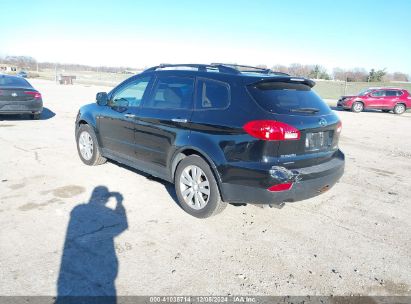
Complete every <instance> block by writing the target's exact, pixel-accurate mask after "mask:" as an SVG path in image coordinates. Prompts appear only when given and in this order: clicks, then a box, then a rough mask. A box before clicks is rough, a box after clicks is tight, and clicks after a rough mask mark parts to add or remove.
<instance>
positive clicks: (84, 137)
mask: <svg viewBox="0 0 411 304" xmlns="http://www.w3.org/2000/svg"><path fill="white" fill-rule="evenodd" d="M76 141H77V151H78V154H79V156H80V159H81V160H82V162H83V163H85V164H86V165H89V166H96V165H101V164H103V163H105V162H106V159H105V158H104V157H103V156H102V155H101V152H100V147H99V146H98V142H97V138H96V135H95V133H94V131H93V129H92V128H91V127H90V126H89V125H87V124H83V125H80V127H79V128H78V129H77V132H76Z"/></svg>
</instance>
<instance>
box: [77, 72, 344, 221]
mask: <svg viewBox="0 0 411 304" xmlns="http://www.w3.org/2000/svg"><path fill="white" fill-rule="evenodd" d="M314 84H315V83H314V82H313V81H311V80H309V79H305V78H300V77H292V76H289V75H287V74H283V73H276V72H273V71H271V70H268V69H259V68H254V67H247V66H238V65H226V64H211V65H197V64H196V65H195V64H188V65H160V66H156V67H153V68H150V69H148V70H145V71H144V72H142V73H141V74H138V75H135V76H132V77H130V78H129V79H127V80H125V81H124V82H122V83H121V84H119V85H118V86H117V87H116V88H114V89H113V90H112V91H111V92H110V93H108V94H107V93H104V92H101V93H98V94H97V102H96V103H93V104H89V105H85V106H83V107H82V108H81V109H80V111H79V113H78V115H77V119H76V141H77V148H78V152H79V155H80V158H81V160H82V161H83V162H84V163H85V164H87V165H98V164H102V163H104V162H105V160H106V158H109V159H113V160H115V161H117V162H120V163H123V164H125V165H127V166H130V167H133V168H136V169H138V170H141V171H143V172H146V173H148V174H150V175H153V176H156V177H159V178H161V179H164V180H166V181H169V182H171V183H174V184H175V189H176V193H177V197H178V200H179V203H180V205H181V207H182V208H183V209H184V210H185V211H187V212H188V213H190V214H191V215H193V216H196V217H202V218H204V217H208V216H211V215H213V214H216V213H218V212H220V211H222V210H223V209H224V207H225V206H226V204H227V202H229V203H233V204H244V203H260V204H271V205H274V206H278V207H281V206H283V205H284V202H293V201H298V200H303V199H307V198H311V197H313V196H316V195H318V194H320V193H322V192H324V191H327V190H328V189H330V188H331V187H332V186H333V185H334V184H335V183H336V182H337V181H338V180H339V178H340V177H341V176H342V174H343V171H344V154H343V153H342V152H341V151H340V150H339V148H338V140H339V135H340V132H341V122H340V120H339V118H338V117H337V116H336V115H335V114H334V112H333V111H331V109H330V108H329V106H328V105H327V104H325V103H324V102H323V101H322V100H321V98H320V97H318V95H317V94H316V93H315V92H314V91H312V90H311V88H312V87H313V86H314Z"/></svg>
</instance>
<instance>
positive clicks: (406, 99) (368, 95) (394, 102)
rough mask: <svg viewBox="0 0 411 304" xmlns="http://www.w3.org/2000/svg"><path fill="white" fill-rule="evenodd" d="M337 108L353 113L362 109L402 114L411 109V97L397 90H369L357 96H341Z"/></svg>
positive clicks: (405, 92)
mask: <svg viewBox="0 0 411 304" xmlns="http://www.w3.org/2000/svg"><path fill="white" fill-rule="evenodd" d="M337 106H338V107H342V108H344V109H346V110H351V111H353V112H355V113H359V112H361V111H362V110H364V109H376V110H382V111H383V112H389V111H393V112H394V113H395V114H402V113H404V112H405V111H406V110H407V109H408V108H410V107H411V95H410V93H408V91H407V90H404V89H399V88H370V89H367V90H365V91H362V92H361V93H359V94H358V95H357V96H342V97H341V98H340V99H339V100H338V103H337Z"/></svg>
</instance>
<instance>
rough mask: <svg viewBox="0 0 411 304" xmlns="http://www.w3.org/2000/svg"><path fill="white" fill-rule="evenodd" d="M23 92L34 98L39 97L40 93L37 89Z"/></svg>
mask: <svg viewBox="0 0 411 304" xmlns="http://www.w3.org/2000/svg"><path fill="white" fill-rule="evenodd" d="M24 94H27V95H31V96H32V97H33V98H34V99H40V98H41V94H40V93H39V92H37V91H25V92H24Z"/></svg>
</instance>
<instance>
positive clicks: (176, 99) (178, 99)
mask: <svg viewBox="0 0 411 304" xmlns="http://www.w3.org/2000/svg"><path fill="white" fill-rule="evenodd" d="M193 92H194V79H193V78H190V77H175V76H162V77H159V78H158V79H157V81H156V83H155V85H154V89H153V93H152V94H151V97H150V98H149V100H148V101H147V102H145V103H144V108H151V109H191V108H192V104H193Z"/></svg>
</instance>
